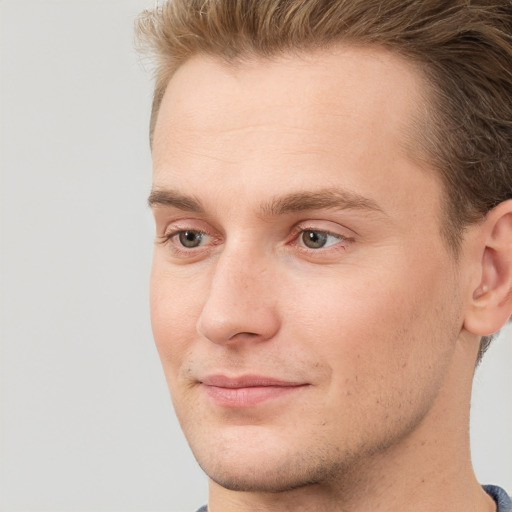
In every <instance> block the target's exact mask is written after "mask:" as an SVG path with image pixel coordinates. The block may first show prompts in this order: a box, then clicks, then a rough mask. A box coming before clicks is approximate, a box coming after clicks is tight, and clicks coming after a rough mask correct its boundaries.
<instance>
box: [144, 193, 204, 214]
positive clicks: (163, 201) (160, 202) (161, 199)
mask: <svg viewBox="0 0 512 512" xmlns="http://www.w3.org/2000/svg"><path fill="white" fill-rule="evenodd" d="M148 205H149V206H150V207H151V208H154V207H156V206H172V207H174V208H177V209H178V210H183V211H187V212H194V213H204V208H203V207H202V206H201V203H200V202H199V201H198V200H197V199H195V198H193V197H191V196H187V195H184V194H180V193H179V192H176V191H174V190H164V189H153V190H152V191H151V193H150V194H149V197H148Z"/></svg>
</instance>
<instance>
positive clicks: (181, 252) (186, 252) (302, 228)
mask: <svg viewBox="0 0 512 512" xmlns="http://www.w3.org/2000/svg"><path fill="white" fill-rule="evenodd" d="M187 231H192V232H194V233H196V234H198V235H201V236H209V237H211V238H212V239H213V240H214V245H217V244H216V243H215V237H214V236H213V235H211V234H210V233H208V232H207V231H204V230H201V229H190V228H189V229H182V228H181V229H174V230H172V231H170V232H169V233H166V234H164V235H162V237H161V240H160V241H159V243H160V244H162V245H171V244H172V245H173V248H172V251H173V252H174V253H175V254H176V255H177V256H183V257H186V256H190V255H192V254H194V253H197V252H198V250H200V249H201V247H202V246H198V247H191V248H186V247H183V246H181V245H178V244H173V243H172V241H173V239H174V238H176V237H177V236H178V235H180V234H181V233H185V232H187ZM308 231H310V232H314V233H321V234H324V235H327V236H331V237H334V238H336V239H338V241H339V242H340V243H336V244H332V245H329V246H327V247H325V248H324V247H320V248H317V249H312V248H310V247H306V246H304V245H298V244H296V242H297V241H298V240H299V239H300V237H301V235H302V234H303V233H305V232H308ZM291 238H292V240H291V241H290V242H288V243H287V245H288V244H291V245H293V246H294V247H297V248H298V249H299V250H300V251H301V252H303V253H305V254H307V255H314V256H319V255H321V254H325V253H326V252H328V251H329V252H331V251H332V252H339V251H345V250H346V249H347V247H346V244H347V243H350V242H352V241H353V238H350V237H346V236H343V235H341V234H339V233H333V232H332V231H329V230H326V229H319V228H317V227H313V226H307V225H298V226H296V227H295V228H294V229H293V230H292V233H291ZM341 242H345V244H343V243H341Z"/></svg>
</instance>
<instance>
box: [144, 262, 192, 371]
mask: <svg viewBox="0 0 512 512" xmlns="http://www.w3.org/2000/svg"><path fill="white" fill-rule="evenodd" d="M200 299H201V294H200V293H198V289H197V286H191V285H190V282H186V281H185V282H181V280H180V279H178V278H177V277H176V275H175V274H173V273H171V272H169V271H166V269H165V267H164V266H163V265H161V264H158V263H154V264H153V268H152V271H151V279H150V312H151V326H152V330H153V337H154V340H155V344H156V347H157V350H158V353H159V355H160V359H161V361H162V365H163V367H164V371H165V373H166V376H167V378H168V379H169V378H170V377H171V375H170V373H171V372H174V371H175V370H176V371H177V369H178V368H179V366H180V364H181V362H182V361H183V359H184V357H185V355H186V351H187V350H188V347H189V346H190V341H191V339H193V338H194V336H195V332H196V321H197V318H198V315H199V311H200Z"/></svg>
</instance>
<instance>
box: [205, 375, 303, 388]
mask: <svg viewBox="0 0 512 512" xmlns="http://www.w3.org/2000/svg"><path fill="white" fill-rule="evenodd" d="M200 382H201V383H203V384H205V385H207V386H215V387H219V388H232V389H237V388H254V387H265V386H279V387H295V386H304V385H305V384H306V383H305V382H296V381H286V380H281V379H276V378H274V377H266V376H263V375H242V376H240V377H227V376H226V375H208V376H206V377H204V378H203V379H200Z"/></svg>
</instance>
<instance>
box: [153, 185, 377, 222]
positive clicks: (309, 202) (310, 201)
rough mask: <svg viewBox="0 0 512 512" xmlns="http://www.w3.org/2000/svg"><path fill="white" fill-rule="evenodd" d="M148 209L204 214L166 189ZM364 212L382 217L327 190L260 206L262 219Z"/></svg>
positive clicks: (356, 197)
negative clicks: (332, 211) (323, 212)
mask: <svg viewBox="0 0 512 512" xmlns="http://www.w3.org/2000/svg"><path fill="white" fill-rule="evenodd" d="M148 204H149V206H150V207H152V208H153V207H157V206H170V207H173V208H177V209H178V210H183V211H188V212H194V213H204V212H205V210H204V208H203V206H202V205H201V203H200V201H199V200H197V199H195V198H194V197H192V196H187V195H185V194H182V193H180V192H177V191H174V190H167V189H153V190H152V191H151V194H150V195H149V198H148ZM330 208H332V209H339V210H363V211H368V212H377V213H382V214H383V213H384V211H383V209H382V208H381V207H380V206H379V205H378V204H377V203H376V202H375V201H374V200H373V199H370V198H367V197H364V196H362V195H360V194H357V193H355V192H352V191H349V190H341V189H336V188H326V189H321V190H318V191H315V192H293V193H291V194H287V195H285V196H276V197H274V198H272V199H271V200H270V201H268V202H267V203H265V204H263V205H262V206H261V212H262V214H263V215H265V216H270V217H272V216H278V215H285V214H287V213H296V212H301V211H307V210H322V209H330Z"/></svg>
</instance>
